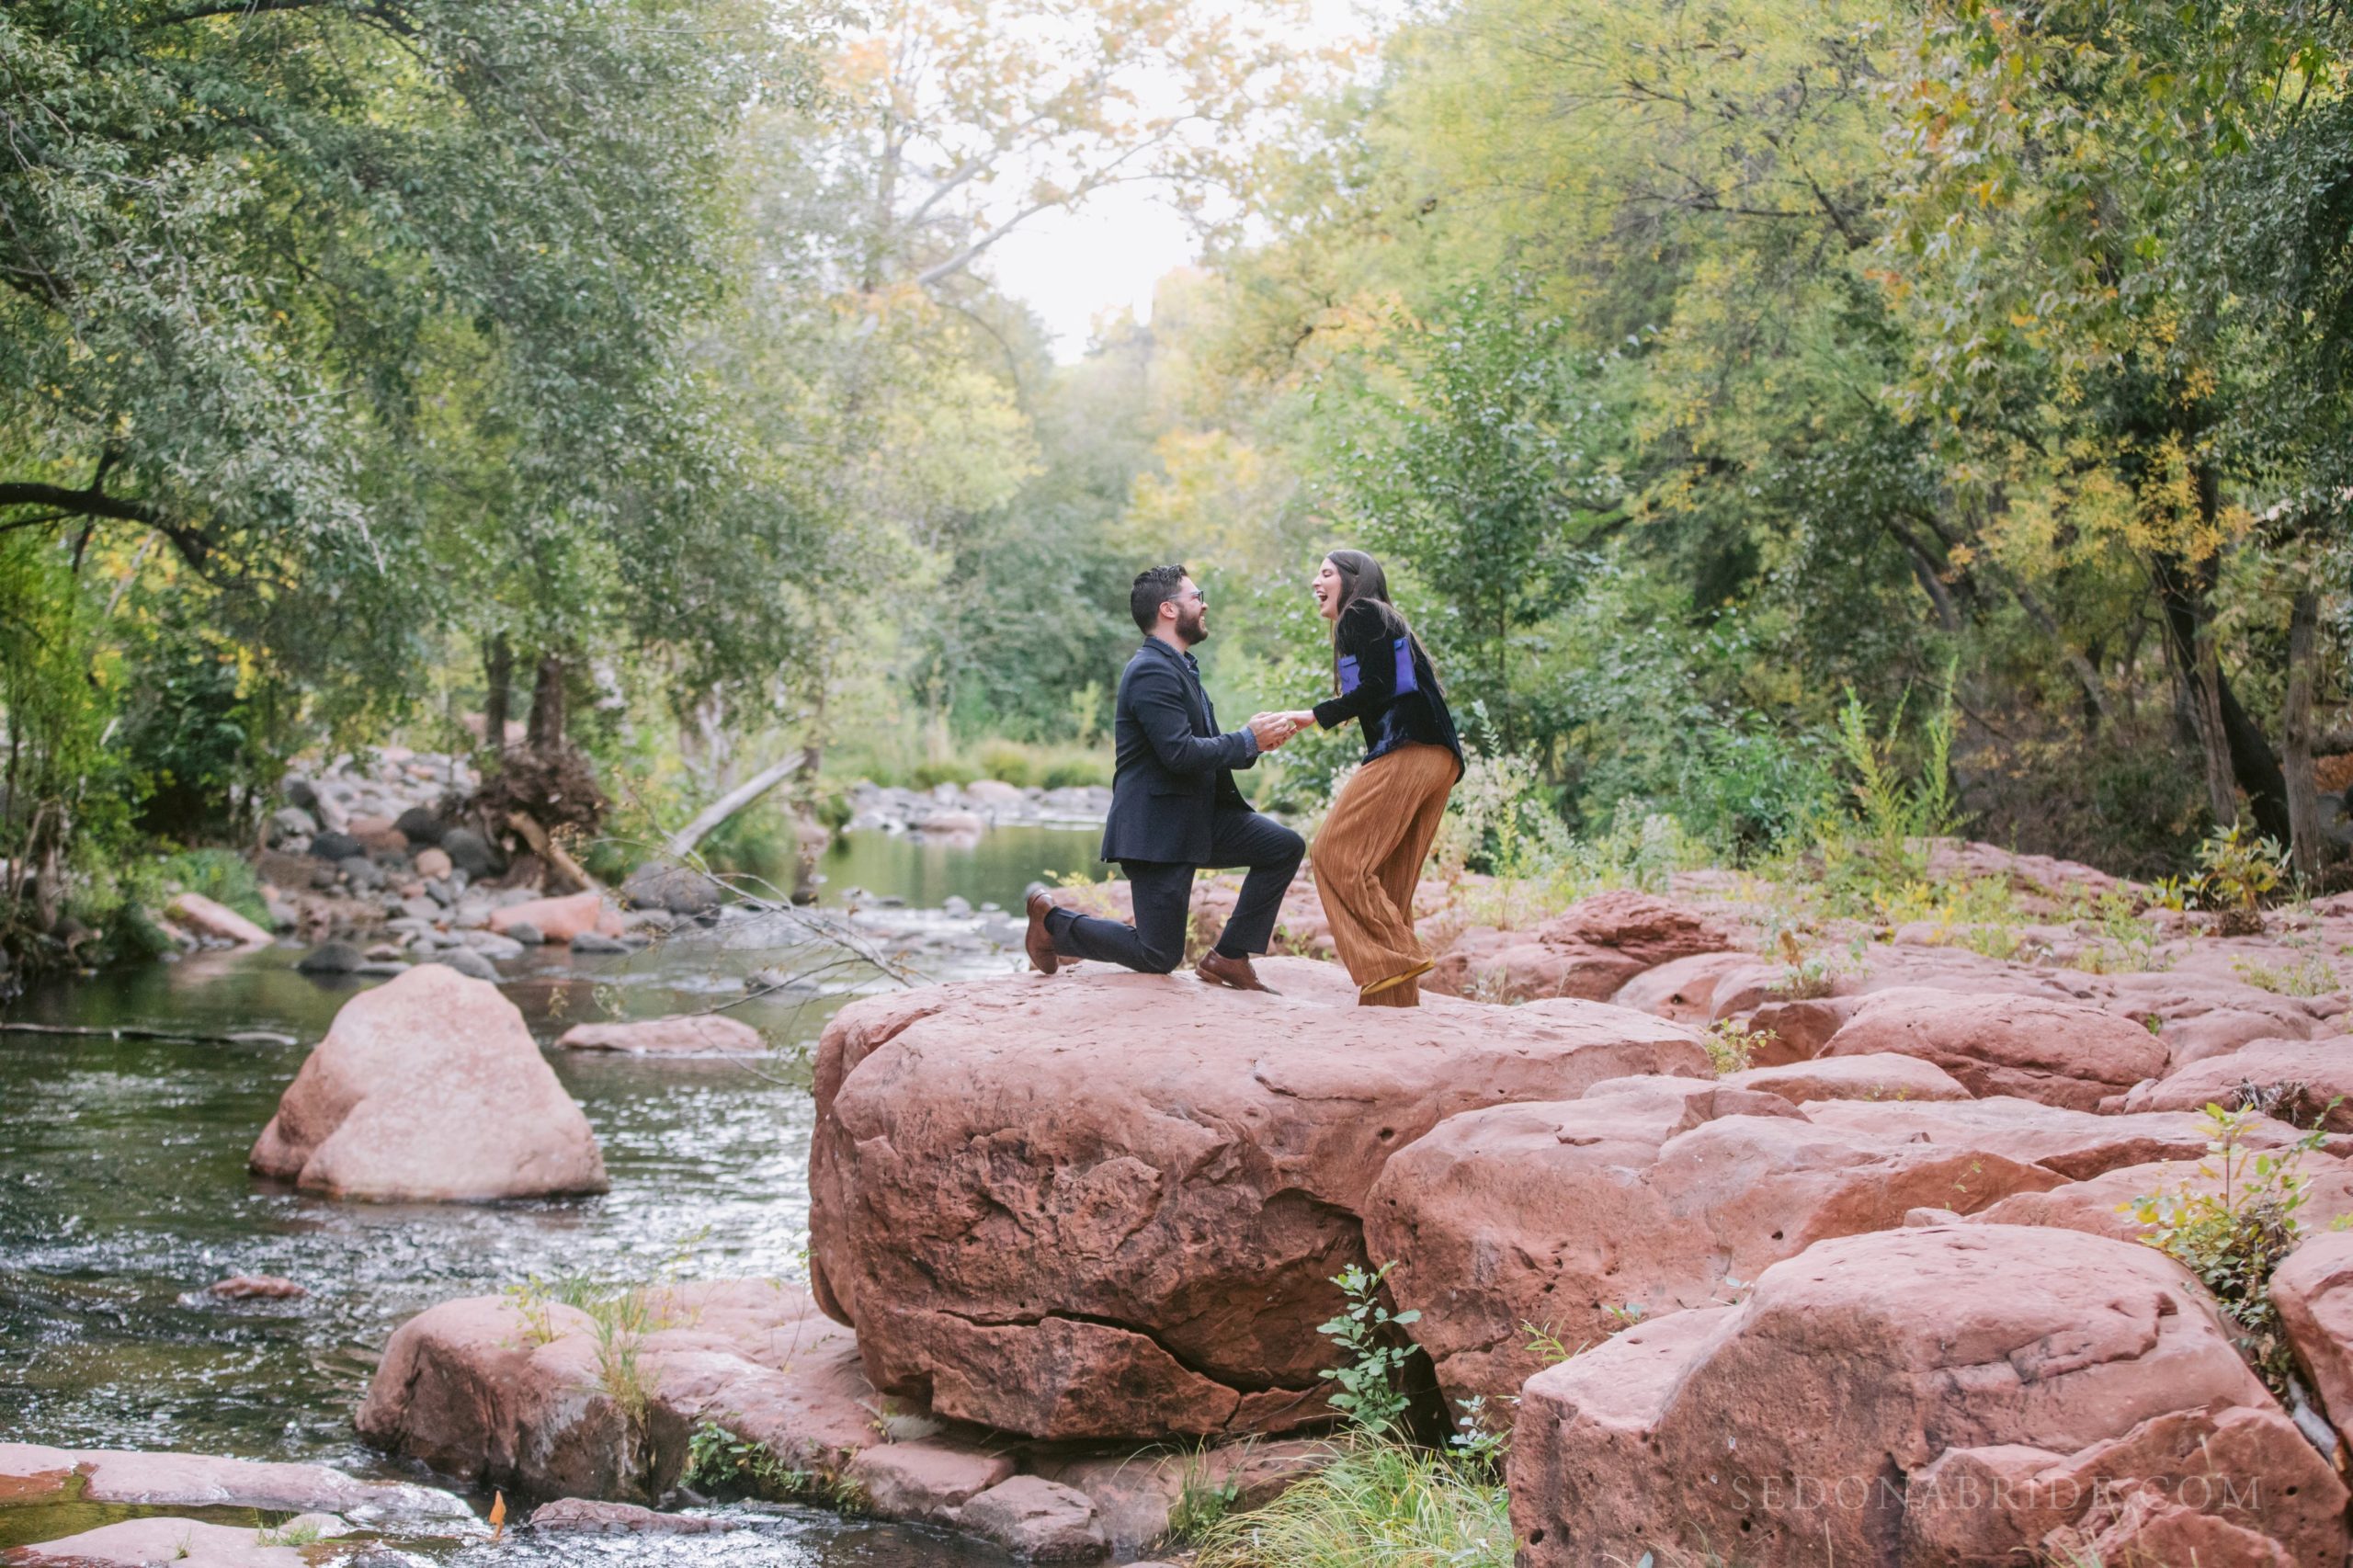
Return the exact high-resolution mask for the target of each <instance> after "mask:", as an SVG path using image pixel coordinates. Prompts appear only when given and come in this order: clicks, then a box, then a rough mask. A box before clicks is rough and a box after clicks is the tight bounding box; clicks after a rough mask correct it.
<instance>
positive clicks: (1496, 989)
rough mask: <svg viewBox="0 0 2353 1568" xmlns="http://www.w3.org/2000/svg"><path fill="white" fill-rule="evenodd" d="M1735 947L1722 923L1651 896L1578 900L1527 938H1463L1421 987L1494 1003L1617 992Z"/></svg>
mask: <svg viewBox="0 0 2353 1568" xmlns="http://www.w3.org/2000/svg"><path fill="white" fill-rule="evenodd" d="M1732 945H1733V936H1732V932H1731V931H1730V930H1728V929H1727V928H1726V927H1725V926H1723V925H1722V923H1721V922H1719V921H1717V920H1715V919H1714V918H1712V917H1711V916H1708V915H1701V914H1699V913H1698V912H1696V911H1693V910H1689V909H1686V908H1684V907H1682V906H1681V905H1679V904H1675V903H1669V902H1667V901H1666V900H1665V899H1663V898H1657V897H1654V896H1653V895H1652V894H1650V893H1643V892H1633V891H1631V889H1624V888H1619V889H1613V890H1611V891H1610V892H1602V893H1596V894H1595V895H1594V896H1593V897H1591V898H1587V899H1581V900H1579V901H1578V902H1577V903H1573V904H1571V905H1570V906H1569V907H1568V908H1567V909H1565V910H1563V912H1562V913H1561V914H1559V915H1555V916H1554V917H1552V919H1550V920H1548V921H1546V922H1544V924H1542V925H1541V926H1538V927H1536V929H1535V930H1533V931H1529V932H1491V933H1484V934H1482V933H1478V932H1465V933H1464V934H1463V936H1462V937H1461V939H1459V940H1458V942H1457V944H1456V946H1455V947H1454V948H1453V949H1451V950H1450V951H1449V952H1446V953H1443V954H1441V955H1440V956H1439V958H1438V968H1437V969H1436V970H1434V971H1432V972H1431V974H1430V977H1429V978H1428V979H1427V981H1425V982H1424V985H1425V987H1426V988H1427V989H1430V990H1435V991H1438V992H1440V993H1443V994H1449V995H1473V994H1475V995H1483V996H1487V997H1490V998H1493V999H1495V1000H1502V999H1505V998H1507V997H1509V998H1519V997H1531V996H1578V997H1584V998H1586V999H1588V1000H1592V1001H1599V1000H1601V999H1602V998H1604V997H1608V996H1610V995H1613V994H1616V993H1617V992H1618V991H1619V990H1620V987H1622V986H1624V985H1625V984H1626V983H1627V982H1628V981H1630V980H1631V979H1633V978H1634V977H1635V976H1636V975H1638V974H1640V973H1642V972H1643V971H1645V970H1650V969H1655V968H1657V967H1658V966H1659V965H1661V964H1664V963H1667V962H1670V961H1672V960H1676V959H1681V958H1689V957H1691V956H1693V955H1695V954H1699V953H1712V952H1718V951H1721V950H1722V949H1726V948H1729V947H1731V946H1732Z"/></svg>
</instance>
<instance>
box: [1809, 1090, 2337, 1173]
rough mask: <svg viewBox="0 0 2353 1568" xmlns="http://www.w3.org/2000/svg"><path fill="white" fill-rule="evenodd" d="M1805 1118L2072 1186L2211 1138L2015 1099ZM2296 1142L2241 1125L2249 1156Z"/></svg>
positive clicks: (2184, 1126) (2181, 1127)
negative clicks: (1977, 1151) (1997, 1160)
mask: <svg viewBox="0 0 2353 1568" xmlns="http://www.w3.org/2000/svg"><path fill="white" fill-rule="evenodd" d="M1805 1114H1806V1116H1807V1118H1808V1119H1811V1120H1813V1121H1815V1122H1818V1123H1821V1124H1822V1125H1824V1126H1828V1127H1839V1128H1845V1129H1848V1130H1851V1131H1867V1132H1880V1133H1884V1134H1887V1135H1889V1136H1891V1137H1896V1138H1913V1139H1918V1140H1920V1141H1922V1142H1932V1143H1958V1144H1968V1145H1970V1146H1972V1147H1976V1148H1984V1149H1988V1150H1991V1151H1993V1152H1994V1153H1999V1154H2003V1155H2006V1156H2007V1157H2009V1158H2011V1159H2014V1160H2019V1161H2024V1162H2028V1163H2030V1164H2034V1165H2043V1166H2046V1167H2047V1168H2049V1169H2051V1170H2053V1171H2056V1172H2058V1173H2059V1174H2060V1175H2061V1176H2065V1177H2067V1178H2068V1179H2069V1180H2071V1181H2082V1180H2084V1179H2086V1178H2087V1177H2090V1176H2097V1175H2099V1174H2100V1173H2101V1172H2103V1171H2111V1170H2114V1169H2116V1168H2117V1167H2118V1166H2119V1165H2149V1164H2151V1163H2153V1162H2154V1161H2158V1160H2196V1159H2200V1158H2202V1157H2203V1156H2204V1155H2205V1153H2206V1144H2207V1141H2208V1139H2209V1138H2210V1137H2211V1131H2212V1130H2211V1128H2210V1127H2209V1126H2208V1125H2207V1122H2206V1119H2205V1118H2204V1117H2202V1116H2195V1115H2191V1114H2189V1113H2188V1112H2186V1111H2147V1112H2143V1113H2141V1114H2138V1115H2132V1116H2096V1115H2093V1114H2091V1113H2089V1112H2086V1111H2079V1110H2062V1109H2061V1108H2058V1107H2056V1106H2047V1105H2040V1104H2037V1103H2036V1102H2035V1101H2032V1100H2018V1099H1986V1100H1963V1101H1960V1102H1958V1103H1938V1102H1931V1103H1921V1102H1916V1101H1899V1100H1816V1101H1813V1102H1812V1103H1810V1104H1808V1105H1807V1106H1806V1107H1805ZM2302 1136H2303V1134H2302V1133H2301V1132H2299V1131H2297V1130H2296V1129H2294V1128H2292V1127H2290V1126H2289V1125H2287V1124H2286V1123H2285V1122H2280V1121H2273V1120H2270V1119H2267V1118H2262V1117H2258V1118H2256V1119H2255V1120H2254V1121H2252V1122H2250V1123H2249V1124H2248V1126H2247V1128H2246V1131H2245V1139H2244V1141H2245V1144H2246V1146H2247V1147H2248V1148H2250V1149H2278V1148H2282V1147H2285V1146H2286V1145H2288V1144H2290V1143H2293V1142H2296V1141H2297V1140H2298V1139H2299V1138H2301V1137H2302ZM2337 1142H2338V1145H2339V1146H2338V1147H2333V1148H2331V1149H2330V1151H2329V1152H2330V1153H2342V1152H2344V1151H2345V1150H2346V1149H2353V1142H2346V1141H2343V1140H2339V1141H2337Z"/></svg>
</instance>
